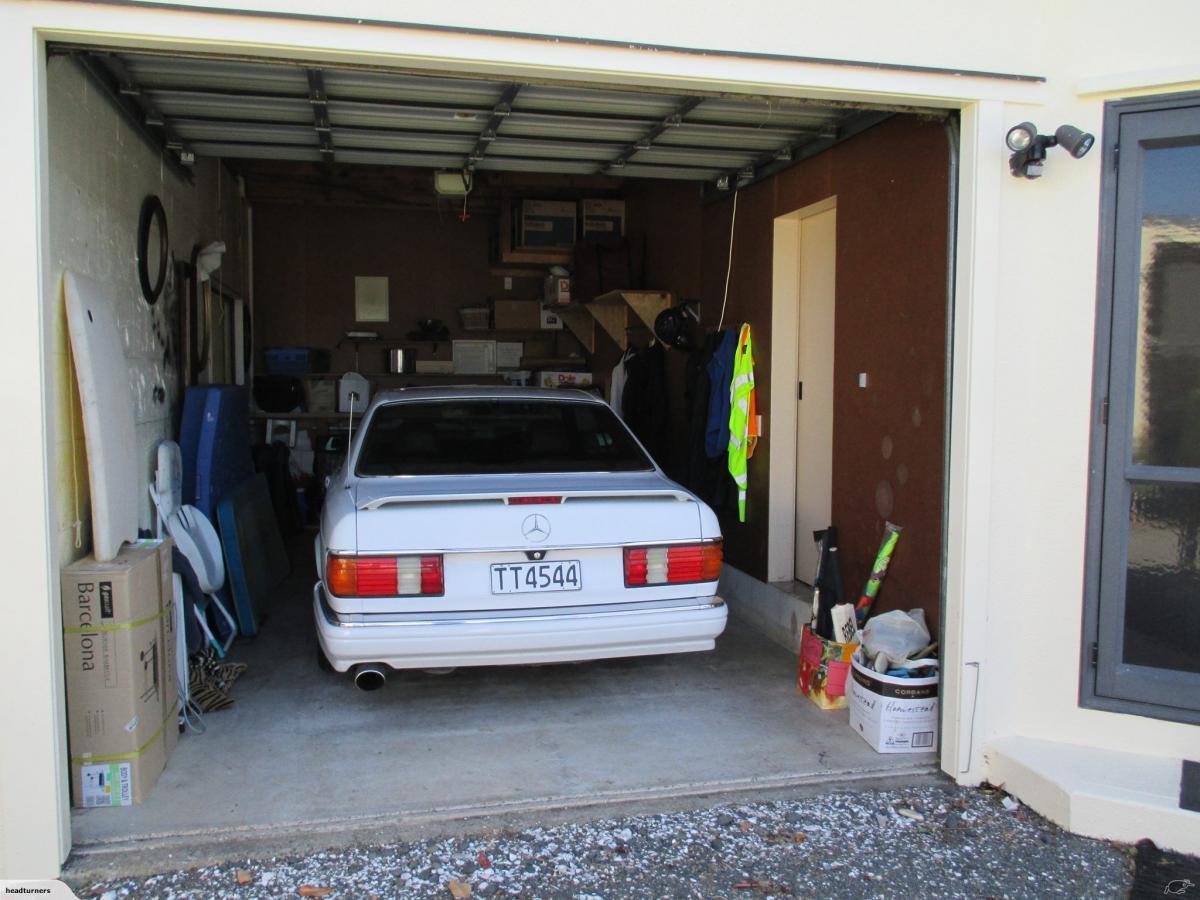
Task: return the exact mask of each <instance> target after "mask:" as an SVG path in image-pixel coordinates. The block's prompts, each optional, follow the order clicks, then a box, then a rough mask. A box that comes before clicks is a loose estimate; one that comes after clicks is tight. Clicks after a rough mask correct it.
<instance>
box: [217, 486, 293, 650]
mask: <svg viewBox="0 0 1200 900" xmlns="http://www.w3.org/2000/svg"><path fill="white" fill-rule="evenodd" d="M217 526H218V527H219V528H220V531H221V548H222V549H223V550H224V552H225V572H226V575H225V583H226V585H227V587H228V588H229V589H231V592H232V594H233V606H234V610H235V615H236V616H237V620H238V628H239V629H240V630H241V632H242V634H244V635H247V636H250V637H252V636H254V635H255V634H257V633H258V623H259V620H260V619H261V618H262V614H263V610H264V608H265V607H266V605H267V602H268V600H269V598H270V594H271V591H273V590H274V589H275V588H276V587H278V586H279V583H280V582H281V581H283V579H284V578H286V577H287V574H288V572H289V571H290V570H291V565H290V563H289V561H288V555H287V548H286V547H285V546H284V543H283V536H282V535H280V533H279V525H278V523H277V522H276V520H275V509H274V507H272V505H271V495H270V491H269V490H268V488H267V479H266V476H264V475H263V474H262V473H259V474H257V475H254V476H253V477H251V478H248V479H247V480H245V481H243V482H242V483H241V484H239V485H238V486H237V487H236V488H235V489H234V490H232V491H230V492H229V493H228V494H227V495H226V496H225V497H224V498H223V499H222V500H221V502H220V503H218V504H217Z"/></svg>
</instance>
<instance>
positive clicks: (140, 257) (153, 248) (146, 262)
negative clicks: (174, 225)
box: [137, 194, 170, 305]
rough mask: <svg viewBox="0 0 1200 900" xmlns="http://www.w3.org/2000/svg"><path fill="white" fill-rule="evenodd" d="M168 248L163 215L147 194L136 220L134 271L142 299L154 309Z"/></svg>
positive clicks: (166, 263) (155, 201) (163, 278)
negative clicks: (140, 288)
mask: <svg viewBox="0 0 1200 900" xmlns="http://www.w3.org/2000/svg"><path fill="white" fill-rule="evenodd" d="M169 258H170V245H169V243H168V241H167V214H166V212H165V211H164V210H163V205H162V202H161V201H160V200H159V199H158V197H156V196H155V195H153V194H151V195H150V196H149V197H147V198H146V199H145V200H143V201H142V212H141V215H140V216H139V217H138V244H137V270H138V281H139V282H140V284H141V286H142V296H143V297H145V298H146V302H147V303H149V304H151V305H154V303H156V302H157V301H158V297H159V295H160V294H161V293H162V290H163V284H164V283H165V282H166V280H167V267H168V265H169Z"/></svg>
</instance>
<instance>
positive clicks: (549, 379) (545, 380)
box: [537, 371, 592, 388]
mask: <svg viewBox="0 0 1200 900" xmlns="http://www.w3.org/2000/svg"><path fill="white" fill-rule="evenodd" d="M537 383H538V387H544V388H555V387H586V386H588V385H590V384H591V383H592V373H591V372H551V371H542V372H538V380H537Z"/></svg>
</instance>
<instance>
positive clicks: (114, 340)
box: [63, 272, 145, 562]
mask: <svg viewBox="0 0 1200 900" xmlns="http://www.w3.org/2000/svg"><path fill="white" fill-rule="evenodd" d="M63 284H64V294H65V295H66V307H67V326H68V328H69V330H70V334H71V353H72V355H73V357H74V360H75V372H76V378H77V379H78V382H79V398H80V402H81V403H82V406H83V432H84V437H85V439H86V441H87V456H88V478H89V480H90V481H91V489H92V536H93V543H94V548H93V553H94V555H95V557H96V559H97V560H98V561H100V562H107V561H109V560H111V559H114V558H115V557H116V555H117V553H118V551H119V550H120V549H121V544H122V543H124V542H125V541H135V540H137V536H138V503H139V501H140V499H141V498H142V497H143V496H144V493H145V491H144V489H143V488H142V487H141V486H140V483H139V479H138V456H139V454H138V451H137V445H136V434H137V432H136V429H135V427H134V421H133V402H132V400H131V398H130V393H129V369H128V366H127V365H126V364H125V351H124V349H123V348H122V346H121V336H120V333H119V332H118V330H117V317H116V313H115V305H114V303H113V301H112V298H110V297H109V296H108V295H107V294H106V293H105V291H104V288H103V287H102V286H101V285H100V284H99V283H97V282H95V281H92V280H91V279H90V278H85V277H83V276H81V275H76V274H75V273H73V272H67V273H65V275H64V276H63Z"/></svg>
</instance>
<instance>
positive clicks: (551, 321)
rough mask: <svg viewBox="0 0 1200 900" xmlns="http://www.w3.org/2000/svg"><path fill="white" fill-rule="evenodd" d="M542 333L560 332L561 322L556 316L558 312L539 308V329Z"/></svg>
mask: <svg viewBox="0 0 1200 900" xmlns="http://www.w3.org/2000/svg"><path fill="white" fill-rule="evenodd" d="M540 330H542V331H562V330H563V320H562V316H560V315H559V314H558V310H556V309H554V308H552V307H549V306H543V307H541V329H540Z"/></svg>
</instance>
